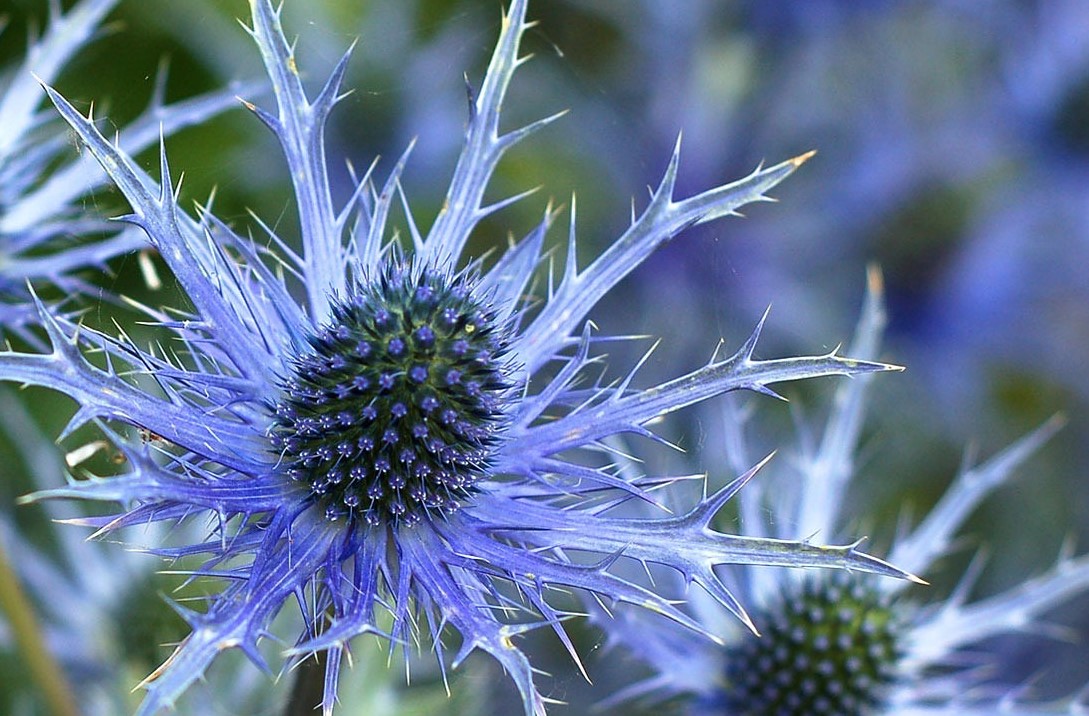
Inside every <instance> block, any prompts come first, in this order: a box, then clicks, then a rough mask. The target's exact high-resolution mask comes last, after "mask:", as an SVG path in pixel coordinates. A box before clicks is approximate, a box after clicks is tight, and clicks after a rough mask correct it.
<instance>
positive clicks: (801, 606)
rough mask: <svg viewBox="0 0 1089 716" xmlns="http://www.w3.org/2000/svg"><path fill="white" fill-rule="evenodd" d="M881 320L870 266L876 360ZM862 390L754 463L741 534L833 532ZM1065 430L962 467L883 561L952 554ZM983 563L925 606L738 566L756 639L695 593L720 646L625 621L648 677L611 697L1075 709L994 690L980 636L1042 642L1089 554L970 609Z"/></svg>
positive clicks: (780, 709)
mask: <svg viewBox="0 0 1089 716" xmlns="http://www.w3.org/2000/svg"><path fill="white" fill-rule="evenodd" d="M883 327H884V311H883V308H882V305H881V296H880V277H879V276H878V274H877V273H876V271H875V272H873V273H872V274H871V276H870V295H869V297H868V301H867V304H866V307H865V309H864V313H863V318H862V320H861V322H860V324H859V327H858V332H857V335H856V338H855V343H854V345H853V346H852V353H853V354H855V355H859V356H874V355H876V354H877V352H878V349H879V343H880V338H881V333H882V330H883ZM867 383H868V377H861V378H859V379H857V380H854V381H851V383H850V384H847V385H844V386H842V387H841V388H840V390H839V392H838V393H837V394H836V397H835V401H834V406H833V408H832V411H831V414H830V416H829V418H828V422H827V425H826V426H825V429H824V431H823V435H820V436H814V435H808V434H805V431H803V436H802V439H801V441H800V444H801V447H800V450H799V451H798V452H799V454H798V459H797V460H796V461H794V462H793V464H792V463H791V461H790V460H778V461H776V464H777V465H780V466H782V465H787V466H789V467H788V469H786V470H782V471H776V470H775V468H774V467H769V468H765V469H766V470H767V471H768V472H769V473H775V474H768V475H766V476H765V479H764V480H762V481H761V482H759V483H754V484H752V485H750V489H747V490H745V491H743V492H742V493H741V495H740V498H739V500H738V506H739V509H740V514H741V522H742V524H743V525H744V526H745V528H746V530H749V531H751V532H752V533H754V534H759V535H761V536H767V537H774V538H779V539H792V538H795V537H797V536H802V535H815V534H820V535H825V534H827V535H831V536H832V537H834V536H835V535H836V534H838V533H840V532H842V527H841V526H840V525H841V523H842V521H843V517H842V515H843V513H844V512H845V507H846V504H847V503H846V494H847V492H846V490H847V488H848V486H849V483H850V479H851V477H852V475H853V472H854V462H855V456H856V451H857V442H858V436H859V433H860V430H861V426H862V424H863V417H864V411H865V391H866V386H867ZM744 423H745V419H744V416H743V415H742V414H741V412H740V411H730V412H729V415H728V416H727V418H726V420H725V424H726V426H727V435H726V441H725V442H726V444H727V445H729V446H730V452H731V455H732V457H733V459H735V460H744V458H743V457H741V456H742V455H744V453H745V452H746V451H747V440H746V437H745V435H744V432H743V431H744V428H743V425H744ZM1061 423H1062V420H1061V419H1060V418H1054V419H1052V420H1050V421H1048V422H1047V423H1045V424H1044V425H1043V426H1041V427H1040V428H1038V429H1037V430H1036V431H1034V432H1033V433H1031V434H1030V435H1028V436H1026V437H1024V438H1022V439H1021V440H1020V441H1018V442H1016V443H1014V444H1013V445H1011V446H1010V447H1008V448H1007V449H1006V450H1004V451H1003V452H1001V453H1000V454H998V455H996V456H994V457H992V458H991V459H990V460H988V461H986V462H984V463H982V464H980V465H978V466H975V467H972V468H970V469H969V468H966V469H965V470H964V471H963V472H961V474H960V475H958V477H957V478H956V480H955V481H954V483H953V484H952V486H951V487H950V488H949V490H948V491H947V492H946V494H945V495H944V496H943V497H942V499H941V500H939V501H938V503H937V505H935V507H934V508H933V510H932V511H931V512H930V513H929V514H928V515H927V516H926V517H925V518H924V519H923V520H922V521H921V522H920V523H919V524H918V525H917V526H916V527H915V528H914V529H912V530H909V531H905V533H904V534H903V535H902V536H900V537H899V539H897V541H896V543H895V546H894V548H893V549H892V550H891V560H892V561H893V562H894V563H895V564H897V565H899V566H901V567H903V568H905V569H910V570H911V571H913V572H916V573H923V574H925V573H926V571H927V570H928V569H930V567H931V566H932V565H933V563H934V562H935V560H937V559H938V558H939V557H941V556H943V555H945V554H946V553H947V552H948V550H949V549H950V548H951V546H952V542H953V538H954V536H955V535H956V533H957V531H958V529H959V528H960V525H961V523H962V522H963V521H964V519H965V518H966V517H967V516H968V515H969V514H970V513H971V512H972V511H973V510H974V509H975V507H976V506H977V505H978V504H979V503H980V502H981V501H982V500H983V499H984V498H985V497H986V496H987V495H989V494H990V493H991V492H992V491H993V490H995V489H996V488H998V487H999V486H1001V485H1002V484H1003V483H1005V482H1006V481H1007V480H1008V479H1009V478H1010V477H1011V476H1012V475H1013V474H1014V473H1015V471H1016V469H1017V468H1018V467H1019V466H1020V465H1021V463H1023V462H1024V461H1025V460H1026V459H1027V458H1028V457H1029V456H1030V455H1031V454H1032V452H1033V451H1035V450H1036V449H1037V448H1039V447H1040V445H1041V444H1042V443H1044V442H1045V441H1046V440H1047V439H1048V438H1049V437H1050V436H1051V434H1052V433H1054V432H1055V431H1056V430H1057V429H1058V428H1059V426H1060V425H1061ZM788 485H789V486H790V487H791V488H795V489H786V486H788ZM981 564H982V563H981V561H979V560H977V562H976V563H975V564H974V565H973V567H972V568H971V569H969V570H968V571H967V572H966V574H965V575H964V577H963V578H962V579H961V581H960V583H959V585H958V587H957V589H956V591H955V592H954V593H953V594H952V595H951V596H949V597H948V598H947V599H945V600H944V601H940V600H939V601H932V602H929V603H927V602H925V601H922V600H918V599H917V597H919V596H923V597H925V595H916V594H906V593H905V590H904V587H905V586H906V583H905V582H902V581H893V580H872V579H864V578H862V576H860V575H849V574H845V573H843V572H835V573H831V572H822V573H809V574H801V573H797V572H794V573H788V572H776V573H768V572H766V571H761V570H755V569H746V570H743V571H741V572H739V573H738V575H737V579H738V581H739V583H740V585H739V589H740V590H742V591H743V592H744V594H745V595H746V597H747V602H748V603H751V604H752V605H753V607H754V609H753V614H752V617H753V622H754V623H755V625H756V628H757V629H758V630H759V631H760V636H759V637H758V636H756V635H754V634H753V633H751V632H745V631H743V630H740V629H738V628H737V624H736V620H732V619H728V618H726V616H727V615H726V614H725V613H723V612H722V610H721V609H719V608H718V607H717V606H716V605H713V604H710V603H708V602H707V600H699V599H697V600H694V601H693V605H692V606H693V614H694V615H696V616H697V618H698V619H699V620H700V621H701V623H703V624H705V625H706V626H707V627H708V628H709V629H710V630H711V631H713V632H715V633H717V634H719V635H720V636H721V637H722V638H723V639H724V641H725V643H726V646H725V647H723V646H719V645H715V644H712V643H710V642H708V641H706V640H698V639H692V638H690V635H689V634H688V633H683V632H681V631H679V630H668V629H663V628H661V626H660V625H658V624H655V623H652V622H649V621H647V620H644V619H642V617H641V615H638V614H627V615H626V617H625V619H624V620H623V621H624V623H623V627H622V628H617V629H614V630H613V632H612V633H613V636H614V638H615V641H617V642H618V643H619V644H622V645H626V646H628V647H630V648H631V650H632V652H633V653H635V654H636V655H638V656H640V657H642V658H644V659H646V660H647V661H648V662H649V663H650V664H651V665H652V666H653V667H654V669H655V671H656V674H655V675H654V676H653V677H652V678H650V679H648V680H646V681H643V682H641V683H639V684H636V685H634V686H632V687H630V688H628V689H626V690H625V691H623V692H621V693H618V694H617V695H615V696H614V697H613V698H614V699H615V700H624V699H627V698H635V697H639V696H642V697H646V698H653V699H665V698H670V697H674V696H679V695H687V696H688V697H690V699H689V704H690V706H691V709H690V711H689V713H692V714H693V715H694V716H725V715H727V714H729V715H730V716H765V715H766V714H780V715H782V716H793V715H798V716H809V715H811V714H845V715H848V716H864V715H867V714H898V715H903V716H906V715H908V714H920V715H921V714H933V715H935V716H937V715H939V714H950V715H953V714H981V715H982V714H992V713H1003V714H1024V715H1026V716H1028V715H1030V714H1044V713H1055V714H1058V713H1067V714H1073V713H1084V711H1083V710H1082V709H1083V708H1084V706H1083V705H1082V704H1079V703H1078V700H1077V699H1076V698H1075V699H1061V700H1059V701H1055V702H1049V703H1040V702H1039V701H1029V700H1027V699H1026V696H1027V694H1026V690H1025V688H1024V685H1023V684H1017V685H1015V686H1013V687H1008V688H1003V687H1001V685H996V684H994V683H993V679H994V675H995V674H994V671H993V669H992V668H991V667H993V666H994V662H995V661H996V660H997V656H996V655H995V654H993V653H991V652H989V651H988V649H987V647H986V645H985V642H986V640H987V639H989V638H991V637H994V636H997V635H1001V634H1010V633H1014V634H1019V635H1022V636H1023V637H1024V638H1040V637H1041V636H1042V635H1046V634H1047V633H1049V629H1048V627H1047V625H1045V624H1042V623H1041V622H1040V621H1039V620H1038V617H1039V615H1040V614H1042V613H1043V612H1045V611H1047V610H1048V609H1049V608H1051V607H1053V606H1055V605H1058V604H1060V603H1062V602H1064V601H1066V600H1068V599H1070V598H1072V597H1074V596H1076V595H1078V594H1081V593H1084V592H1085V591H1086V590H1087V589H1089V557H1085V556H1082V557H1079V558H1071V557H1069V556H1064V557H1063V558H1061V559H1060V561H1059V563H1058V565H1057V566H1055V567H1054V568H1053V569H1052V570H1051V571H1050V572H1049V573H1047V574H1046V575H1044V576H1042V577H1039V578H1037V579H1035V580H1031V581H1028V582H1025V583H1023V584H1021V585H1019V586H1017V587H1015V588H1013V589H1010V590H1009V591H1007V592H1004V593H1000V594H997V595H994V596H990V597H986V598H982V599H976V600H974V601H973V600H972V599H971V598H970V594H971V590H972V587H973V586H974V581H975V579H976V578H977V577H978V576H979V568H980V567H981ZM618 621H619V620H618ZM1032 676H1034V675H1030V674H1025V675H1024V680H1025V681H1026V682H1027V681H1029V680H1030V678H1031V677H1032Z"/></svg>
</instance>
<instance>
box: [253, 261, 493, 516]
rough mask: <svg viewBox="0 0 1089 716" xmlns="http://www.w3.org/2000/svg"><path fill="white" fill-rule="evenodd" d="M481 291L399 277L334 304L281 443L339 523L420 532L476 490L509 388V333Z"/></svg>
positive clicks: (392, 274) (299, 364) (284, 459)
mask: <svg viewBox="0 0 1089 716" xmlns="http://www.w3.org/2000/svg"><path fill="white" fill-rule="evenodd" d="M472 288H473V284H472V282H471V281H470V280H469V279H467V278H465V277H461V276H459V277H454V278H451V277H448V276H446V275H444V274H441V273H439V272H431V271H413V270H412V269H410V268H407V267H405V268H400V267H398V268H392V269H389V270H387V271H386V272H385V273H384V274H383V275H382V276H381V277H379V278H378V279H377V280H375V281H373V282H372V283H370V284H368V285H364V286H360V287H358V289H357V290H356V291H355V292H353V295H352V296H351V297H350V299H349V300H347V301H345V302H342V303H340V304H338V305H336V306H335V307H334V309H333V320H332V321H331V322H330V324H329V325H328V326H326V327H324V328H323V329H322V330H321V331H319V332H318V334H317V335H315V336H313V337H312V338H311V339H310V344H311V347H312V352H311V353H309V354H308V355H304V356H302V357H300V358H299V359H298V360H297V361H296V364H295V375H294V377H293V378H292V379H290V380H288V381H286V382H285V384H284V386H283V393H282V397H281V400H280V403H279V404H278V405H276V406H275V411H276V421H275V424H274V427H273V429H272V439H273V443H274V445H275V446H276V448H277V449H278V450H279V451H280V454H281V460H280V466H281V469H282V470H284V471H285V473H286V474H287V475H288V476H289V477H290V478H291V479H293V480H296V481H300V482H305V483H307V484H308V485H309V488H310V491H311V493H312V494H313V496H314V497H315V499H317V500H318V501H319V502H321V503H323V504H324V505H325V511H326V516H327V517H328V518H329V519H341V518H349V519H351V518H355V517H360V518H362V519H363V520H365V521H366V522H367V523H368V524H371V525H378V524H390V525H396V524H399V523H401V522H407V523H414V522H418V521H419V520H421V519H422V518H423V517H424V516H425V515H426V514H428V513H445V512H449V511H451V510H454V509H456V508H457V506H458V501H459V498H464V497H465V496H466V495H468V494H469V493H470V492H471V489H472V485H473V483H474V482H475V481H476V479H477V478H478V477H479V475H480V474H481V471H482V470H483V469H484V468H485V467H486V463H487V459H488V455H489V454H490V451H491V448H492V447H493V445H494V442H495V440H496V431H497V429H498V428H499V427H500V424H501V421H502V417H503V414H502V404H501V403H502V396H503V394H504V393H505V391H506V390H507V388H508V386H507V383H506V382H505V376H504V368H503V362H502V359H503V354H504V351H505V343H504V339H503V332H502V331H501V330H500V329H499V328H498V327H497V326H496V325H495V317H494V314H493V313H492V312H491V311H490V310H489V309H488V308H487V307H486V306H484V305H482V304H481V303H479V302H477V301H476V300H474V298H473V297H472Z"/></svg>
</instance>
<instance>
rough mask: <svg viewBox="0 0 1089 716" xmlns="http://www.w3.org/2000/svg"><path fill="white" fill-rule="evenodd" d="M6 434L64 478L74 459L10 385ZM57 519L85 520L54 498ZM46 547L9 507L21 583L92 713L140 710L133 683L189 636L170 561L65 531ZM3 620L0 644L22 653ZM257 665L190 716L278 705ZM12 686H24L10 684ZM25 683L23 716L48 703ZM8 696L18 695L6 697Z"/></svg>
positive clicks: (43, 482) (4, 528)
mask: <svg viewBox="0 0 1089 716" xmlns="http://www.w3.org/2000/svg"><path fill="white" fill-rule="evenodd" d="M0 433H3V434H4V435H5V436H6V437H7V438H9V439H10V441H11V443H12V444H13V445H14V446H15V447H16V450H17V453H18V454H17V455H15V456H12V457H15V458H16V459H15V460H10V461H9V463H8V466H9V467H11V466H12V463H13V462H18V463H20V467H22V468H23V469H24V470H25V471H26V472H27V474H29V475H32V476H33V477H34V478H35V479H36V480H37V481H38V482H37V484H38V485H39V486H40V487H42V488H43V489H44V488H48V487H52V486H55V485H56V484H57V482H59V481H60V480H61V476H62V475H63V474H64V473H65V465H64V462H63V461H62V459H61V456H60V455H59V454H58V453H57V449H56V445H54V444H53V443H52V441H50V440H49V439H48V438H46V436H45V435H43V434H42V433H41V432H40V430H39V429H38V428H37V426H36V425H35V421H34V420H33V418H32V417H31V415H30V414H29V412H28V411H27V410H26V408H25V407H24V406H23V405H22V404H21V403H20V401H19V400H17V399H16V398H15V396H14V395H12V393H11V392H10V391H7V390H4V391H0ZM105 447H106V446H105V445H104V444H97V445H96V444H91V445H86V446H81V448H78V449H77V450H75V451H73V452H72V453H70V454H69V455H68V456H67V458H68V462H69V467H70V468H72V467H75V465H76V464H78V462H79V461H81V460H83V459H85V458H86V457H87V456H89V455H90V454H91V453H93V452H95V451H98V450H102V449H104V448H105ZM42 508H43V509H44V510H45V514H46V515H47V516H48V517H49V518H50V520H51V521H53V522H55V523H57V524H60V523H62V522H65V521H68V520H72V519H78V518H79V517H80V516H81V515H80V513H79V512H78V511H77V510H75V509H74V508H73V507H72V506H71V505H66V504H65V503H60V502H49V503H44V504H43V505H42ZM137 529H138V530H139V531H140V533H141V534H142V535H143V536H144V537H145V538H161V537H162V533H163V532H165V530H164V529H162V526H161V525H149V526H146V527H141V528H137ZM49 536H50V538H51V539H50V542H51V544H50V545H49V546H48V547H44V548H43V547H42V546H39V545H37V544H34V543H32V542H31V540H30V539H29V538H28V537H27V536H26V535H24V534H22V533H20V531H19V530H17V529H16V526H15V520H14V515H12V514H11V513H10V512H9V511H8V510H4V511H2V512H0V540H3V547H4V549H5V551H6V552H7V554H8V559H9V560H10V561H11V562H12V563H13V564H15V565H17V567H18V569H19V574H18V577H19V580H20V581H21V582H22V583H23V585H24V587H25V589H26V591H27V593H28V594H29V595H30V596H31V598H32V600H33V602H34V604H35V605H36V606H37V607H38V614H39V620H40V622H41V625H42V632H43V636H44V639H45V642H46V643H45V647H46V648H48V649H49V651H50V652H51V653H52V654H54V655H55V657H56V658H57V660H58V662H59V664H60V665H61V667H62V668H63V670H64V672H65V674H66V676H67V678H68V681H69V683H70V684H71V685H72V689H73V691H74V692H75V693H77V694H78V700H79V713H80V714H83V715H84V716H116V715H117V714H123V713H127V712H130V711H132V709H133V708H134V707H135V704H136V703H138V697H136V696H134V695H133V694H132V681H133V679H134V678H139V677H140V676H141V675H142V674H141V673H140V672H141V670H142V671H143V672H145V673H146V670H148V669H150V668H153V667H154V666H155V665H156V664H157V663H158V660H161V659H162V656H163V655H164V654H163V653H161V652H162V649H163V648H164V646H169V645H170V644H172V643H175V642H177V641H179V640H180V639H181V638H182V637H183V636H184V634H185V627H186V625H185V623H184V622H183V621H181V620H180V619H179V618H178V617H177V615H176V614H174V612H172V611H171V610H170V609H169V608H168V607H167V606H166V605H165V604H163V603H162V601H161V600H160V599H159V598H158V595H159V593H161V592H163V591H165V590H167V589H168V587H169V582H168V581H167V578H165V577H163V576H162V575H160V574H158V573H157V572H156V570H157V569H158V568H160V567H161V564H162V562H161V560H159V559H158V558H156V557H153V556H151V555H147V554H140V553H138V552H134V551H131V550H119V549H117V545H114V544H104V543H99V542H93V541H87V540H85V539H83V538H82V537H81V536H79V535H78V534H77V533H76V532H75V531H73V530H71V529H69V528H67V527H64V528H61V529H56V530H53V531H52V532H51V533H50V535H49ZM7 626H8V625H6V624H4V621H3V619H2V618H0V646H2V647H3V648H5V649H14V648H15V644H13V643H12V640H11V639H10V635H9V634H8V633H7V630H6V629H5V627H7ZM259 676H260V675H258V674H255V673H253V672H252V670H242V669H238V668H234V669H231V670H224V671H222V672H220V673H217V674H215V675H214V677H213V678H214V681H213V685H212V686H211V688H209V689H207V690H205V691H204V692H203V693H202V694H201V695H200V697H201V698H196V699H191V700H190V701H189V702H187V703H186V707H187V708H186V710H185V711H184V712H183V713H192V714H208V713H216V711H214V710H213V709H215V708H216V707H218V706H221V705H229V706H230V707H231V708H233V709H235V710H236V711H238V712H246V713H257V712H259V711H260V710H261V709H267V708H270V707H272V706H273V705H274V703H275V702H274V701H271V700H270V696H271V693H270V690H269V689H268V687H267V684H266V683H264V679H262V678H259ZM7 686H8V687H12V686H15V685H14V684H11V683H10V682H9V683H8V684H7ZM19 686H22V687H23V688H22V689H20V690H18V691H15V693H14V694H10V696H11V698H12V700H13V703H12V704H11V705H10V707H11V709H12V711H11V713H13V714H22V713H25V714H32V713H39V712H40V709H41V707H42V704H41V703H39V702H37V701H36V700H35V698H38V697H40V695H37V696H35V695H32V694H31V693H29V692H28V691H27V690H26V685H25V684H20V685H19ZM5 695H8V694H5Z"/></svg>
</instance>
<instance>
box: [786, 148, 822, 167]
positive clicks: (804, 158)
mask: <svg viewBox="0 0 1089 716" xmlns="http://www.w3.org/2000/svg"><path fill="white" fill-rule="evenodd" d="M816 153H817V150H816V149H810V150H809V151H808V152H806V153H805V154H799V155H798V156H796V157H794V158H793V159H790V160H789V161H790V163H791V164H793V165H794V168H795V169H797V168H798V167H800V166H801V165H803V164H805V163H806V162H808V161H809V160H810V159H812V158H813V155H814V154H816Z"/></svg>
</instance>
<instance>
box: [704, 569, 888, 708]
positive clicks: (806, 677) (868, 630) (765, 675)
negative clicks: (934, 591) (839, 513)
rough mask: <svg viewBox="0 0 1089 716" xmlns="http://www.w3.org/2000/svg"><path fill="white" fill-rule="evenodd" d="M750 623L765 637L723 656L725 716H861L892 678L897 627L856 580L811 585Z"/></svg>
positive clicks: (880, 601) (882, 600) (884, 605)
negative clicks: (820, 715) (725, 658)
mask: <svg viewBox="0 0 1089 716" xmlns="http://www.w3.org/2000/svg"><path fill="white" fill-rule="evenodd" d="M756 623H757V625H758V626H759V627H760V629H761V631H762V632H763V635H762V636H760V637H755V636H752V635H749V636H748V637H746V638H745V639H743V640H741V642H740V643H738V644H737V645H736V646H733V647H732V648H730V649H729V651H728V653H727V693H726V698H725V701H726V713H729V714H738V715H744V716H771V715H778V716H794V715H797V716H813V715H815V714H837V715H838V716H862V715H863V714H869V713H872V712H874V711H875V710H877V709H878V707H879V706H880V704H881V700H882V698H883V696H884V694H885V691H886V690H887V687H888V686H889V685H890V684H891V683H892V681H893V679H894V678H895V668H896V664H897V661H898V659H899V657H900V655H901V651H900V646H899V639H900V631H901V630H900V627H899V622H898V620H897V619H895V617H894V614H893V611H892V609H891V608H890V605H889V600H888V599H887V598H886V597H884V596H882V595H881V594H880V593H878V592H877V591H876V590H874V589H872V588H870V587H869V586H867V585H865V584H864V583H862V582H860V581H857V580H852V579H849V578H843V577H833V578H821V579H814V580H811V581H809V582H807V583H806V584H805V586H804V587H802V588H801V590H800V593H795V594H794V595H793V596H789V595H788V596H784V598H783V601H782V602H781V603H780V604H779V605H777V606H776V607H775V608H773V609H772V610H768V611H766V612H765V613H763V614H761V615H758V616H757V618H756Z"/></svg>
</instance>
